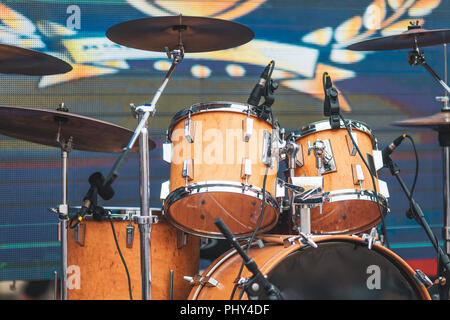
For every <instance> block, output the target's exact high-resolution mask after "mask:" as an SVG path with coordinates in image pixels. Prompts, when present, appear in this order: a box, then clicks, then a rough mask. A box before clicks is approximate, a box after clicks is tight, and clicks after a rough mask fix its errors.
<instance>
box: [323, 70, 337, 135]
mask: <svg viewBox="0 0 450 320" xmlns="http://www.w3.org/2000/svg"><path fill="white" fill-rule="evenodd" d="M323 90H324V93H325V101H324V110H323V114H324V116H326V117H329V120H330V125H331V129H339V128H340V119H339V113H340V110H341V109H340V106H339V98H338V96H339V93H338V91H337V90H336V88H334V87H333V84H332V83H331V78H330V76H329V75H328V73H327V72H324V73H323Z"/></svg>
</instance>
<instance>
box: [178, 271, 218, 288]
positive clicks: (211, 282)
mask: <svg viewBox="0 0 450 320" xmlns="http://www.w3.org/2000/svg"><path fill="white" fill-rule="evenodd" d="M183 279H184V280H186V281H187V282H189V283H190V284H191V285H193V286H197V285H201V286H208V287H217V286H218V285H219V282H218V281H217V280H215V279H214V278H211V277H202V276H201V275H198V274H197V275H195V276H193V277H190V276H184V277H183Z"/></svg>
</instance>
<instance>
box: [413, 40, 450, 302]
mask: <svg viewBox="0 0 450 320" xmlns="http://www.w3.org/2000/svg"><path fill="white" fill-rule="evenodd" d="M408 62H409V64H410V65H413V66H416V65H422V66H424V67H425V69H427V71H428V72H429V73H430V74H431V75H432V76H433V78H434V79H436V81H437V82H438V83H439V84H440V85H441V86H442V87H443V88H444V90H445V96H443V97H436V100H438V101H440V102H442V103H443V107H442V109H441V112H450V108H449V105H448V101H449V97H448V94H449V93H450V88H449V87H448V85H447V45H446V44H445V43H444V69H445V70H444V73H445V81H443V80H442V79H440V78H439V76H438V75H437V74H436V72H434V71H433V69H431V67H430V66H429V65H428V64H427V63H426V61H425V57H424V54H423V52H420V50H419V47H418V45H417V39H415V45H414V50H412V51H410V52H409V54H408ZM438 139H439V144H440V146H441V147H442V151H443V164H444V165H443V167H444V212H443V216H444V217H443V218H444V222H443V230H442V231H443V233H442V238H443V240H444V246H445V253H446V254H447V255H449V254H450V226H449V223H450V132H449V131H442V130H438ZM440 260H441V259H439V261H438V276H444V277H445V278H446V279H447V280H446V284H445V285H443V286H440V297H441V300H448V299H449V289H450V284H449V282H450V272H445V271H444V270H443V268H444V266H442V261H440Z"/></svg>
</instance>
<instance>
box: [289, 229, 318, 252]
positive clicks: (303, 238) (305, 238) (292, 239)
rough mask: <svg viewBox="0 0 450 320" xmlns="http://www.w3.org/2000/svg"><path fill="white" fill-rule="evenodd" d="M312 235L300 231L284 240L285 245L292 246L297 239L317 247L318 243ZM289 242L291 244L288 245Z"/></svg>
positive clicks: (299, 241)
mask: <svg viewBox="0 0 450 320" xmlns="http://www.w3.org/2000/svg"><path fill="white" fill-rule="evenodd" d="M311 238H312V236H310V235H306V234H304V233H303V232H299V235H298V236H294V237H290V238H287V239H285V240H284V244H285V247H288V246H292V245H294V244H295V242H296V241H297V242H298V243H302V244H306V245H310V246H311V247H313V248H317V247H318V246H317V243H315V242H314V240H312V239H311ZM288 244H289V245H288Z"/></svg>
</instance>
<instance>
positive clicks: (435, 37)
mask: <svg viewBox="0 0 450 320" xmlns="http://www.w3.org/2000/svg"><path fill="white" fill-rule="evenodd" d="M416 40H417V46H418V47H426V46H432V45H437V44H444V43H448V42H450V29H437V30H427V29H422V28H420V27H418V26H414V27H412V28H411V27H410V28H408V30H407V31H405V32H403V33H400V34H398V35H392V36H387V37H379V38H373V39H369V40H365V41H361V42H357V43H354V44H352V45H349V46H348V47H347V49H349V50H355V51H381V50H396V49H414V48H415V47H416V43H415V41H416Z"/></svg>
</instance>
